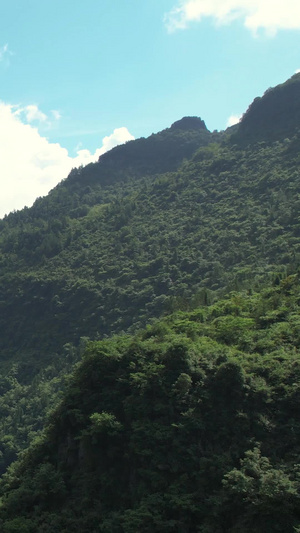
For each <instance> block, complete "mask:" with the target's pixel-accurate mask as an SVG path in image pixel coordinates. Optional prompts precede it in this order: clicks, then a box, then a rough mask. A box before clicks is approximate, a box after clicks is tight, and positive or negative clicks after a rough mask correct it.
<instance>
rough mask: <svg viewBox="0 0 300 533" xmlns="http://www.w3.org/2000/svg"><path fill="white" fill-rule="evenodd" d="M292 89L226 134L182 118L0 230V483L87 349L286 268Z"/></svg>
mask: <svg viewBox="0 0 300 533" xmlns="http://www.w3.org/2000/svg"><path fill="white" fill-rule="evenodd" d="M299 83H300V78H299V76H298V75H297V76H294V77H292V78H291V79H290V80H288V82H286V83H285V84H283V85H282V86H279V87H277V88H275V89H272V90H270V91H267V93H266V94H265V95H264V96H263V97H262V98H261V99H260V100H259V101H254V103H253V104H252V106H250V108H249V110H248V111H247V112H246V114H245V115H244V118H243V120H242V122H241V124H240V125H237V126H236V127H235V128H233V129H231V128H230V129H228V130H227V131H225V132H213V133H211V132H209V131H208V130H207V128H206V126H205V123H204V122H203V120H201V119H200V118H197V117H184V118H182V119H181V120H179V121H177V122H174V124H173V125H172V126H171V127H170V128H167V129H165V130H163V131H162V132H159V133H157V134H153V135H151V136H150V137H148V138H147V139H138V140H136V141H130V142H128V143H126V144H125V145H122V146H119V147H116V148H114V149H113V150H111V151H110V152H108V153H106V154H104V155H103V156H101V158H100V160H99V162H97V163H93V164H90V165H88V166H86V167H84V168H79V169H74V170H73V171H72V172H71V173H70V175H69V176H68V177H67V178H66V179H65V180H63V181H62V182H61V183H60V184H59V185H58V186H57V187H56V188H55V189H53V190H52V191H51V192H50V193H49V194H48V195H47V196H46V197H45V198H39V199H38V200H37V201H36V202H35V204H34V205H33V207H32V208H30V209H28V208H26V209H24V210H22V211H19V212H16V213H11V214H10V215H8V216H7V217H5V218H4V219H3V220H2V221H0V268H1V270H0V329H1V336H0V354H1V357H0V372H1V376H2V377H1V379H0V395H1V398H0V399H1V402H2V403H1V402H0V408H1V409H2V412H3V413H4V415H3V418H2V420H1V419H0V451H1V452H2V456H1V457H0V468H2V471H4V470H5V469H6V468H7V465H8V464H9V463H10V462H11V461H12V460H13V459H14V458H15V457H16V453H17V452H18V451H19V450H20V449H21V448H24V447H25V446H26V444H27V443H28V442H29V441H30V440H31V439H32V438H33V436H34V435H35V433H36V431H39V430H40V429H41V428H42V427H43V420H44V416H45V413H46V412H47V411H49V410H50V409H51V408H52V407H53V405H54V403H55V401H56V399H57V395H58V394H60V391H61V390H62V389H63V388H64V383H65V377H64V376H65V373H66V372H70V371H71V369H72V367H73V365H74V363H75V362H76V361H77V360H78V358H79V357H80V354H82V352H83V350H84V346H85V345H86V343H87V340H88V339H103V338H105V337H106V336H110V335H112V334H119V333H122V332H125V333H134V332H135V331H137V330H138V329H139V328H143V327H145V325H146V324H147V323H149V321H151V320H154V319H156V318H157V317H159V316H161V315H163V314H166V313H170V312H172V311H174V310H176V309H188V308H190V307H196V306H197V305H199V304H212V303H213V302H214V301H215V300H216V299H217V298H219V297H220V296H221V295H223V294H225V293H227V292H228V291H231V290H241V289H243V288H244V289H247V290H249V291H252V290H255V289H257V288H258V287H259V286H260V285H261V284H263V283H279V282H280V280H281V279H282V278H284V277H285V276H287V275H289V274H291V273H294V272H295V271H296V270H297V268H298V265H299V259H300V241H299V238H300V221H299V208H300V190H299V153H300V134H299V132H298V129H297V116H298V115H297V114H298V113H300V102H299V101H298V99H297V98H298V96H297V95H298V94H299ZM280 110H281V111H280ZM1 461H2V462H1Z"/></svg>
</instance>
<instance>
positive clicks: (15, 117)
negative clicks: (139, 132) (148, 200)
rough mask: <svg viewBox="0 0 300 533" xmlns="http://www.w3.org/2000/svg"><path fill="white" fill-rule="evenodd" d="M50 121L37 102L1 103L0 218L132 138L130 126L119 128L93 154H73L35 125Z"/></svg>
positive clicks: (83, 152) (54, 115)
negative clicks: (52, 141)
mask: <svg viewBox="0 0 300 533" xmlns="http://www.w3.org/2000/svg"><path fill="white" fill-rule="evenodd" d="M57 113H58V112H57ZM57 113H56V112H55V113H54V112H53V113H52V115H53V117H54V119H55V118H56V119H58V118H59V116H58V114H57ZM47 120H48V117H47V115H46V114H45V113H43V112H42V111H40V110H39V108H38V106H36V105H28V106H26V107H23V108H21V107H17V108H16V107H15V106H12V105H9V104H6V103H3V102H0V185H1V199H0V217H3V216H4V215H5V214H7V213H9V212H10V211H12V210H14V209H21V208H22V207H24V205H28V206H30V205H31V204H32V203H33V202H34V200H35V199H36V198H37V197H38V196H44V195H45V194H47V193H48V192H49V190H50V189H52V188H53V187H54V186H55V185H57V183H58V182H59V181H61V180H62V179H63V178H66V177H67V175H68V173H69V172H70V170H71V169H72V168H74V167H78V166H80V165H86V164H88V163H91V162H94V161H97V160H98V158H99V157H100V155H102V154H103V153H104V152H106V151H108V150H110V149H111V148H113V147H114V146H116V145H118V144H122V143H124V142H126V141H128V140H131V139H133V136H132V135H131V134H130V133H129V131H128V130H127V128H125V127H122V128H117V129H115V130H114V132H113V133H112V134H111V135H109V136H106V137H104V139H103V141H102V146H101V147H100V148H99V149H97V150H96V151H95V153H94V154H92V153H91V152H90V151H89V150H78V151H77V155H76V156H75V157H70V156H69V154H68V151H67V150H66V149H65V148H63V147H62V146H61V145H60V144H58V143H51V142H49V141H48V139H47V138H46V137H43V136H42V135H41V134H40V133H39V131H38V129H37V128H36V127H33V126H32V123H33V122H34V123H43V124H45V122H47ZM25 122H27V123H25Z"/></svg>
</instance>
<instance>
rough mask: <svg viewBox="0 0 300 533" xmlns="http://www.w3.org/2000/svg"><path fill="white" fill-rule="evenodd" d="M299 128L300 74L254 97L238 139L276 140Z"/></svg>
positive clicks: (296, 131)
mask: <svg viewBox="0 0 300 533" xmlns="http://www.w3.org/2000/svg"><path fill="white" fill-rule="evenodd" d="M299 129H300V74H295V75H294V76H292V77H291V78H290V79H289V80H287V81H286V82H285V83H282V84H281V85H277V86H276V87H273V88H270V89H268V90H267V91H266V92H265V94H264V95H263V97H262V98H259V97H258V98H255V100H254V101H253V102H252V104H251V105H250V107H249V109H248V110H247V112H246V113H245V114H244V116H243V118H242V121H241V124H240V127H239V130H238V135H237V136H236V139H237V140H238V141H239V142H243V141H256V142H257V141H260V140H265V141H275V140H279V139H284V137H285V136H287V137H291V136H292V135H294V134H296V133H299Z"/></svg>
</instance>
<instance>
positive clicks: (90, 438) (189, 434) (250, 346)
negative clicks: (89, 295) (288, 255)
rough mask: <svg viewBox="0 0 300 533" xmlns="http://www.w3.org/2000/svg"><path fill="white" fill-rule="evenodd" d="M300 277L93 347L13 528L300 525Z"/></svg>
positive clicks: (25, 475) (51, 427)
mask: <svg viewBox="0 0 300 533" xmlns="http://www.w3.org/2000/svg"><path fill="white" fill-rule="evenodd" d="M299 296H300V285H299V276H290V277H289V278H286V279H284V280H283V281H282V282H281V283H280V284H279V285H275V286H274V287H270V288H268V289H265V290H264V291H262V292H260V293H253V294H246V293H237V292H235V293H232V294H231V295H230V297H228V298H227V299H225V300H221V301H218V302H217V303H215V304H214V305H213V306H210V307H202V308H199V309H196V310H194V311H193V312H189V313H183V312H180V313H177V314H175V315H174V316H171V317H168V318H167V319H165V320H162V321H159V322H157V323H155V324H154V325H153V326H152V327H148V328H147V329H146V330H145V331H142V332H141V333H139V334H138V335H136V336H135V337H133V338H130V337H127V336H124V337H117V338H113V339H111V340H106V341H102V342H98V343H91V345H90V346H89V348H88V349H87V351H86V353H85V355H84V359H83V361H82V363H81V364H80V366H78V367H77V369H76V371H75V373H74V375H73V377H72V379H71V380H70V383H69V386H68V389H67V392H66V394H65V397H64V399H63V401H62V403H61V404H60V406H59V407H58V408H57V409H56V411H55V412H54V413H53V414H52V416H51V419H50V422H49V424H48V426H47V428H46V431H45V433H44V436H43V438H42V439H40V441H39V442H37V443H36V444H35V445H34V446H32V448H31V449H30V450H29V451H28V452H26V454H25V455H24V457H23V459H22V460H21V461H19V464H17V465H15V467H14V469H13V470H12V471H11V472H10V473H9V474H8V475H6V476H5V477H4V480H3V482H2V492H3V493H4V498H3V499H2V505H1V508H0V521H1V522H0V524H1V531H3V532H11V531H22V532H27V533H35V532H38V531H44V532H48V531H49V532H52V531H61V532H75V531H80V532H81V533H85V532H89V533H92V532H95V533H96V532H97V533H98V532H106V533H112V532H120V533H121V532H123V533H136V532H137V531H145V532H149V533H150V532H151V533H154V532H157V533H161V532H162V531H165V532H174V531H177V532H179V531H180V532H184V533H194V532H196V531H199V532H202V533H204V532H205V533H217V532H220V533H221V532H222V533H253V531H255V532H257V533H274V532H276V531H277V532H280V533H283V532H285V533H294V532H295V531H298V528H299V526H300V511H299V509H300V507H299V500H300V482H299V479H300V478H299V473H300V470H299V464H296V463H298V461H299V451H300V450H299V442H300V441H299V437H300V424H299V420H298V416H297V413H298V410H299V400H300V396H299V377H300V365H299V347H300V338H299V325H300V323H299V320H300V319H299V312H300V307H299V306H300V297H299Z"/></svg>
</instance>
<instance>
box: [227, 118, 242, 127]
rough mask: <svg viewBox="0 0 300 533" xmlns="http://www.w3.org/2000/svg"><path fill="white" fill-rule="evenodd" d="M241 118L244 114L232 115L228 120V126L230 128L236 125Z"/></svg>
mask: <svg viewBox="0 0 300 533" xmlns="http://www.w3.org/2000/svg"><path fill="white" fill-rule="evenodd" d="M241 118H242V115H230V117H229V118H228V120H227V124H226V127H227V128H230V126H234V125H235V124H238V123H239V121H240V120H241Z"/></svg>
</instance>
